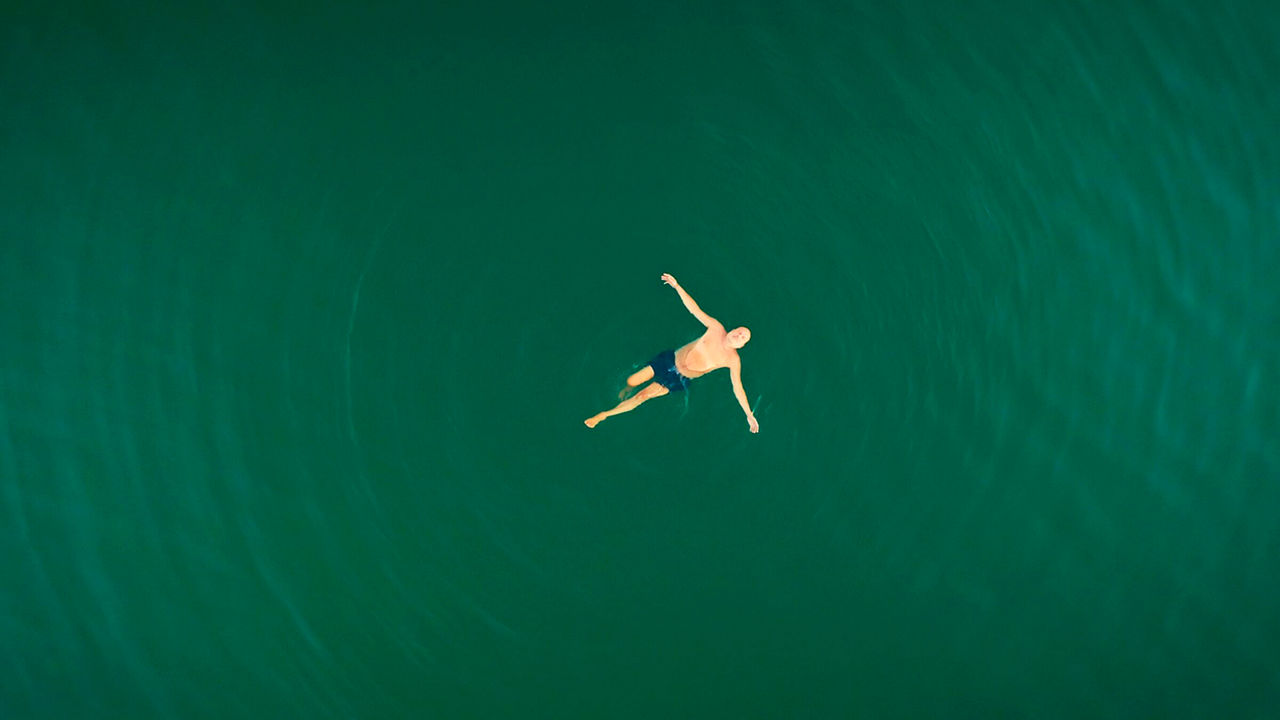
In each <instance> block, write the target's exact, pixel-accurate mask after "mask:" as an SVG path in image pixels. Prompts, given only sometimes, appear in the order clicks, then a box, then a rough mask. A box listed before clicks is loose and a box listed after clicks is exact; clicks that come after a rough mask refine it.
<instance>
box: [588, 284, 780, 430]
mask: <svg viewBox="0 0 1280 720" xmlns="http://www.w3.org/2000/svg"><path fill="white" fill-rule="evenodd" d="M662 282H664V283H666V284H668V285H670V286H671V287H673V288H675V289H676V292H677V293H679V294H680V299H681V300H682V301H683V302H684V306H685V307H686V308H688V309H689V312H690V313H692V314H693V316H694V317H696V318H698V322H700V323H702V324H703V325H705V326H706V328H707V331H706V332H704V333H702V337H700V338H698V339H697V340H694V341H693V342H691V343H689V344H688V345H685V346H684V347H682V348H680V349H679V350H667V351H666V352H662V353H658V355H657V357H655V358H654V359H653V360H650V361H649V364H648V365H646V366H644V367H643V368H641V369H640V370H639V371H637V372H635V373H634V374H632V375H631V377H629V378H627V389H624V390H623V391H622V394H621V396H625V395H626V393H627V390H628V389H630V388H635V387H638V386H639V385H641V384H643V383H644V382H646V381H648V380H653V382H651V383H649V385H648V386H647V387H645V388H644V389H643V390H641V391H640V392H639V393H637V394H636V395H635V397H632V398H628V399H626V400H623V401H622V402H620V403H618V405H617V407H615V408H613V409H612V410H605V411H604V412H602V413H596V414H595V415H592V416H591V417H589V418H587V420H586V423H587V427H589V428H593V427H595V426H596V425H598V424H599V423H600V421H601V420H603V419H605V418H607V417H611V416H613V415H618V414H620V413H624V412H628V411H630V410H634V409H636V408H637V407H639V405H640V403H642V402H644V401H645V400H649V399H651V398H656V397H661V396H663V395H666V394H667V393H669V392H683V391H684V389H685V388H686V387H688V385H689V381H690V380H692V379H694V378H696V377H702V376H703V375H706V374H707V373H709V372H711V371H712V370H716V369H719V368H722V367H727V368H729V379H730V380H732V381H733V394H734V397H736V398H738V404H739V405H741V406H742V412H744V413H746V414H747V425H748V426H749V427H750V428H751V432H753V433H754V432H760V423H758V422H756V416H755V414H754V413H752V412H751V406H750V405H748V404H747V392H746V391H745V390H743V389H742V362H741V361H740V360H739V359H738V348H740V347H742V346H743V345H746V344H747V341H748V340H750V339H751V331H750V330H748V329H746V328H744V327H740V328H735V329H733V330H730V331H728V332H725V329H724V325H721V324H720V321H719V320H716V319H715V318H713V317H711V316H710V315H708V314H706V313H704V312H702V308H700V307H698V303H696V302H694V301H693V298H691V297H689V293H687V292H685V291H684V288H682V287H680V283H678V282H676V279H675V278H673V277H671V275H669V274H663V276H662Z"/></svg>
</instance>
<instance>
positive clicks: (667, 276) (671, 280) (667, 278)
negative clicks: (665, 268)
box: [662, 273, 680, 288]
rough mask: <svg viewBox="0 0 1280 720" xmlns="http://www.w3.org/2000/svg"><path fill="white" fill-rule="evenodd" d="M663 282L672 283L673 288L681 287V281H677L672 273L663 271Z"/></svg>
mask: <svg viewBox="0 0 1280 720" xmlns="http://www.w3.org/2000/svg"><path fill="white" fill-rule="evenodd" d="M662 282H664V283H666V284H668V285H670V286H671V287H673V288H678V287H680V283H678V282H676V279H675V278H674V277H672V275H671V273H662Z"/></svg>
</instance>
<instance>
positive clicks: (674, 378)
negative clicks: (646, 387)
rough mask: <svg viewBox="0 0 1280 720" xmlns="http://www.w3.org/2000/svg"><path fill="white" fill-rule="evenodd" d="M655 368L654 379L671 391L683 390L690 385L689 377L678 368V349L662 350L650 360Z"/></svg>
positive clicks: (650, 364) (650, 363)
mask: <svg viewBox="0 0 1280 720" xmlns="http://www.w3.org/2000/svg"><path fill="white" fill-rule="evenodd" d="M649 367H651V368H653V380H654V382H656V383H658V384H659V385H661V386H662V387H664V388H666V389H668V390H670V391H671V392H683V391H684V390H685V389H686V388H687V387H688V386H689V378H687V377H685V376H683V375H681V374H680V371H679V370H676V351H675V350H666V351H664V352H660V353H658V354H657V355H655V356H654V357H653V359H652V360H650V361H649Z"/></svg>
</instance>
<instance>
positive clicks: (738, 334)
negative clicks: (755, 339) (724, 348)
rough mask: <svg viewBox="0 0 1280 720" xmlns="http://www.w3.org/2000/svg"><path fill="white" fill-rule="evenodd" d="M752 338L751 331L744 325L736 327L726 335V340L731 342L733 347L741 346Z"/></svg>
mask: <svg viewBox="0 0 1280 720" xmlns="http://www.w3.org/2000/svg"><path fill="white" fill-rule="evenodd" d="M750 339H751V331H750V330H748V329H746V328H744V327H740V328H734V329H732V330H730V331H729V333H728V334H727V335H726V336H725V342H727V343H729V347H731V348H740V347H742V346H743V345H746V344H747V341H748V340H750Z"/></svg>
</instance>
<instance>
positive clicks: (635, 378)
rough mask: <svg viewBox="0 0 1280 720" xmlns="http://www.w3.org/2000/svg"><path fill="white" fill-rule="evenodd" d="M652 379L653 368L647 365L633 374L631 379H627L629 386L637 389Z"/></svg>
mask: <svg viewBox="0 0 1280 720" xmlns="http://www.w3.org/2000/svg"><path fill="white" fill-rule="evenodd" d="M651 377H653V367H652V366H649V365H645V366H644V367H643V368H641V369H639V370H637V371H636V372H634V373H631V377H629V378H627V384H628V385H630V386H631V387H636V386H637V385H639V384H640V383H643V382H644V381H645V380H648V379H649V378H651Z"/></svg>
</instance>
